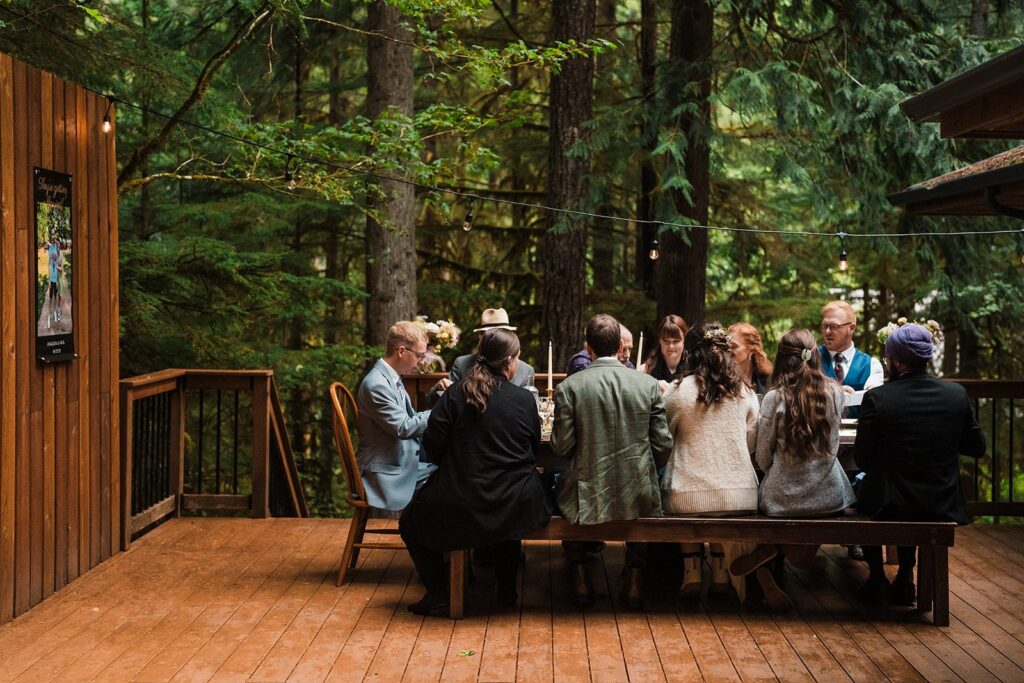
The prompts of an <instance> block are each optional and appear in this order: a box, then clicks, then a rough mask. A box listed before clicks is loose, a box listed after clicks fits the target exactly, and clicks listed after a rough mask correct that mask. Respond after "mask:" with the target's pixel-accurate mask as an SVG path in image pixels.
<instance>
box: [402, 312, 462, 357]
mask: <svg viewBox="0 0 1024 683" xmlns="http://www.w3.org/2000/svg"><path fill="white" fill-rule="evenodd" d="M413 322H415V323H416V324H417V325H418V326H419V327H420V328H422V330H423V331H424V332H426V333H427V346H429V347H430V348H431V349H432V350H433V351H434V353H441V351H443V350H444V349H454V348H455V346H456V344H458V343H459V335H460V334H462V330H461V329H459V326H458V325H456V324H455V323H453V322H452V321H451V320H438V321H436V322H429V321H428V320H427V316H425V315H418V316H416V320H414V321H413Z"/></svg>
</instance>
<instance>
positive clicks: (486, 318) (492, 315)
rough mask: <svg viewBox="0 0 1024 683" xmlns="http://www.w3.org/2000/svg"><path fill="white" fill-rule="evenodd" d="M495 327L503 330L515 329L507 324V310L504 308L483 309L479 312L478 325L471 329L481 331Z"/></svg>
mask: <svg viewBox="0 0 1024 683" xmlns="http://www.w3.org/2000/svg"><path fill="white" fill-rule="evenodd" d="M496 327H500V328H501V329H503V330H512V331H513V332H515V331H516V328H514V327H512V326H511V325H509V324H508V311H506V310H505V309H504V308H487V309H485V310H484V312H483V313H481V314H480V327H478V328H476V329H475V330H473V331H474V332H483V331H484V330H493V329H494V328H496Z"/></svg>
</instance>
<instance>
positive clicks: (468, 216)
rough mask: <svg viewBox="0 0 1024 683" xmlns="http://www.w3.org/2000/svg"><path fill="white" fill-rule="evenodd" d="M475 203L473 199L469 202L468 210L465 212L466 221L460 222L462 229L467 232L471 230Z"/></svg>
mask: <svg viewBox="0 0 1024 683" xmlns="http://www.w3.org/2000/svg"><path fill="white" fill-rule="evenodd" d="M475 201H476V198H475V197H472V198H470V200H469V209H468V210H467V211H466V219H465V220H464V221H462V229H463V230H465V231H466V232H469V231H470V230H472V229H473V203H474V202H475Z"/></svg>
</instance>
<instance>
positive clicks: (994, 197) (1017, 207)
mask: <svg viewBox="0 0 1024 683" xmlns="http://www.w3.org/2000/svg"><path fill="white" fill-rule="evenodd" d="M982 163H984V162H982ZM941 178H942V176H940V177H939V178H933V179H932V180H928V181H925V182H924V183H920V184H918V185H914V186H913V187H910V188H908V189H906V190H904V191H903V192H897V193H896V194H892V195H889V197H888V199H889V201H890V202H891V203H892V204H895V205H898V206H903V207H905V208H906V210H907V212H908V213H912V214H918V215H926V216H998V215H1014V216H1015V217H1017V218H1024V163H1017V164H1013V165H1010V166H1005V167H1003V168H996V169H994V170H991V171H983V172H980V173H974V174H968V175H963V176H961V177H957V178H953V179H951V180H947V181H944V182H936V181H941Z"/></svg>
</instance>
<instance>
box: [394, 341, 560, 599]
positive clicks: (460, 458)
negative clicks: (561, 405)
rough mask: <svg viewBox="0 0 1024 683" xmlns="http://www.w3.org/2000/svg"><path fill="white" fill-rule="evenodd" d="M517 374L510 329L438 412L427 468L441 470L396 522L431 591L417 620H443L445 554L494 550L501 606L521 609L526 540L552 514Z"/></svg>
mask: <svg viewBox="0 0 1024 683" xmlns="http://www.w3.org/2000/svg"><path fill="white" fill-rule="evenodd" d="M518 365H519V338H518V337H517V336H516V335H515V333H514V332H511V331H510V330H505V329H493V330H488V331H487V332H485V333H484V334H483V336H482V337H481V338H480V345H479V347H478V350H477V355H476V358H475V359H474V364H473V366H472V368H471V369H470V371H469V372H468V374H467V375H466V377H465V378H463V380H462V381H461V382H459V383H458V384H457V385H455V386H453V387H451V388H450V389H448V391H446V392H445V393H444V395H443V396H442V397H441V399H440V401H438V403H437V405H436V406H435V407H434V409H433V410H432V411H431V414H430V421H429V422H428V423H427V431H426V433H425V434H424V435H423V451H424V453H425V454H426V459H427V460H429V461H430V462H433V463H434V464H436V465H437V466H438V469H437V471H436V472H434V474H433V475H431V477H430V479H429V480H428V481H427V483H426V484H424V485H423V488H421V489H420V490H419V491H417V492H416V494H415V495H414V496H413V499H412V502H411V503H409V506H408V507H406V508H405V511H404V512H403V513H402V517H401V520H400V522H399V531H400V532H401V535H402V540H404V541H405V545H406V547H407V548H408V549H409V555H411V556H412V560H413V562H414V563H415V565H416V571H417V572H418V573H419V575H420V578H421V579H422V580H423V583H424V585H425V586H426V588H427V593H426V595H425V596H424V597H423V599H421V600H420V601H419V602H416V603H413V604H412V605H410V606H409V611H410V612H412V613H413V614H444V613H445V612H446V610H447V608H448V577H447V572H446V569H445V562H444V553H445V552H447V551H450V550H461V549H466V548H481V547H490V548H492V549H493V554H494V568H495V575H496V578H497V582H498V598H499V601H500V602H502V603H503V604H505V605H513V604H515V602H516V601H517V600H518V596H517V594H516V574H517V572H518V569H519V553H520V545H521V544H520V540H519V539H521V538H522V537H523V536H524V535H525V534H528V533H530V532H531V531H535V530H536V529H539V528H541V527H543V526H544V525H546V524H547V523H548V519H549V518H550V517H551V513H552V505H551V503H550V501H549V499H548V496H547V495H546V492H545V488H544V485H543V483H542V481H541V478H540V475H538V474H537V469H536V460H537V451H538V450H539V449H540V418H539V416H538V414H537V403H536V400H535V399H534V397H533V394H531V393H530V392H529V391H527V390H526V389H523V388H521V387H517V386H516V385H514V384H512V383H511V382H510V381H509V380H510V379H511V378H512V377H514V376H515V373H516V368H517V366H518Z"/></svg>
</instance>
